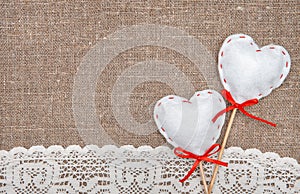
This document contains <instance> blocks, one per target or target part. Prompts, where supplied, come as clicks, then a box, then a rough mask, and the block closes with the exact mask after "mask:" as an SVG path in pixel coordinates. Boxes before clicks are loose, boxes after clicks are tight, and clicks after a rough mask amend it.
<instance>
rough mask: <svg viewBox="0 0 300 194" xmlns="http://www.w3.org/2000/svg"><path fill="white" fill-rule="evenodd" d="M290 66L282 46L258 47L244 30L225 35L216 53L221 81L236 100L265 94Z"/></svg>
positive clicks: (276, 85)
mask: <svg viewBox="0 0 300 194" xmlns="http://www.w3.org/2000/svg"><path fill="white" fill-rule="evenodd" d="M290 67H291V59H290V55H289V53H288V52H287V50H286V49H285V48H283V47H282V46H278V45H268V46H264V47H262V48H259V47H258V46H257V45H256V44H255V42H254V41H253V39H252V38H251V37H250V36H248V35H245V34H235V35H231V36H229V37H228V38H226V40H225V41H224V43H223V45H222V47H221V50H220V53H219V61H218V69H219V73H220V78H221V81H222V84H223V85H224V88H225V89H226V90H228V91H229V92H230V93H231V95H232V97H233V98H234V100H235V101H236V102H237V103H243V102H245V101H247V100H250V99H255V98H256V99H258V100H259V99H261V98H262V97H265V96H267V95H269V94H270V93H271V91H272V90H273V89H275V88H277V87H279V86H280V85H281V84H282V82H283V81H284V79H285V78H286V76H287V75H288V73H289V71H290Z"/></svg>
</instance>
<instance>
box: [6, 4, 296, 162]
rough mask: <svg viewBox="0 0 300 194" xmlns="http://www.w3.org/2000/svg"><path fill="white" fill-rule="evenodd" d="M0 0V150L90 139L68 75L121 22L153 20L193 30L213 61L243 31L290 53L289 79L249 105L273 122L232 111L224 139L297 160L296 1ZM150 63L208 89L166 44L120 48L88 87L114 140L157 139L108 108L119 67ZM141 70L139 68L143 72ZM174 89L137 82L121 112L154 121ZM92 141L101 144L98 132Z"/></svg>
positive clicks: (140, 142) (71, 76) (141, 142)
mask: <svg viewBox="0 0 300 194" xmlns="http://www.w3.org/2000/svg"><path fill="white" fill-rule="evenodd" d="M246 2H247V3H246ZM0 5H1V6H0V13H1V14H0V81H1V84H0V102H1V103H0V138H1V141H0V149H5V150H9V149H11V148H13V147H15V146H24V147H26V148H29V147H30V146H33V145H44V146H46V147H47V146H50V145H53V144H59V145H63V146H68V145H71V144H79V145H81V146H84V145H85V144H86V143H88V142H86V141H85V140H83V139H82V137H81V135H80V134H79V132H78V130H77V128H76V123H75V119H74V115H73V110H72V95H73V93H72V92H73V83H74V76H75V75H76V73H77V71H78V67H79V66H80V64H81V62H82V60H83V57H84V56H85V55H86V53H87V52H88V51H89V50H90V49H91V48H93V46H95V45H96V43H97V42H99V41H101V40H103V39H105V37H107V36H109V35H110V34H112V33H114V32H116V31H118V30H119V29H122V28H124V27H126V26H132V25H140V24H155V25H167V26H171V27H176V28H178V29H180V30H183V31H185V32H187V33H188V34H190V35H191V36H193V37H195V38H196V39H197V40H199V42H201V44H202V45H204V47H205V48H207V50H208V52H209V53H210V54H211V55H212V56H213V59H214V63H215V64H217V54H218V51H219V48H220V47H221V44H222V42H223V40H224V39H225V38H226V37H227V36H228V35H230V34H233V33H245V34H248V35H250V36H252V37H253V38H254V39H255V40H256V43H257V44H258V45H266V44H270V43H274V44H279V45H282V46H284V47H285V48H286V49H287V50H288V51H289V53H290V55H291V58H292V68H291V72H290V74H289V76H288V77H287V79H286V81H285V82H284V83H283V85H282V86H281V87H280V88H278V89H276V90H275V91H273V92H272V93H271V95H269V96H268V97H266V98H264V99H262V100H261V101H260V103H259V104H258V105H256V106H253V107H249V108H247V110H249V112H251V113H253V114H254V115H257V116H260V117H262V118H264V119H267V120H270V121H272V122H275V123H277V124H278V127H276V128H273V127H270V126H268V125H265V124H263V123H261V122H257V121H254V120H252V119H250V118H248V117H246V116H244V115H242V114H241V113H238V114H237V116H236V119H235V122H234V125H233V128H232V132H231V135H230V138H229V142H228V146H239V147H242V148H244V149H247V148H258V149H260V150H261V151H263V152H267V151H270V152H277V153H279V154H280V155H281V156H289V157H293V158H296V159H297V160H298V161H299V160H300V155H299V153H300V144H299V141H300V138H299V131H300V127H299V125H300V124H299V113H300V111H299V108H300V107H299V95H300V90H299V88H300V84H299V75H300V74H299V73H300V65H299V62H300V57H299V47H300V44H299V40H300V39H299V33H300V26H299V25H300V23H299V21H300V3H299V1H297V0H294V1H271V0H269V1H261V0H257V1H238V0H235V1H217V0H215V1H180V2H178V1H164V0H160V1H137V0H134V1H133V2H131V3H129V2H127V1H117V2H109V1H99V2H97V1H69V2H66V1H59V2H54V1H51V2H50V1H2V2H1V3H0ZM131 38H132V37H131ZM104 49H105V48H104ZM149 60H162V61H166V62H168V63H171V64H174V65H176V67H177V68H178V69H180V71H182V72H183V73H184V74H185V75H186V76H187V77H188V79H189V81H190V83H192V85H193V86H194V87H195V88H196V89H197V90H202V89H206V88H207V83H206V81H205V78H204V76H203V74H202V70H201V69H199V68H197V67H196V66H195V64H193V63H192V62H191V61H190V60H189V59H188V58H187V57H185V56H183V55H182V54H180V53H178V52H176V51H174V50H172V49H168V48H164V47H157V46H151V45H145V46H139V47H135V48H132V49H128V50H126V51H124V52H122V53H120V54H119V55H118V56H116V57H115V58H114V59H113V60H112V61H110V62H109V63H108V64H107V66H106V68H105V69H104V71H103V72H101V75H99V77H98V80H97V89H96V93H95V104H96V107H97V110H96V114H97V116H98V117H99V123H100V124H101V126H102V127H103V128H104V129H105V131H106V133H108V134H109V136H110V138H111V139H112V140H113V141H114V142H115V144H117V145H124V144H133V145H135V146H140V145H145V144H146V145H151V146H159V145H162V144H164V143H165V140H164V139H163V137H162V136H161V135H160V134H159V133H158V132H153V133H150V134H149V135H138V134H137V133H132V132H129V130H128V129H125V128H124V127H121V126H120V125H119V124H118V122H117V120H116V119H115V117H114V114H113V112H112V105H111V94H112V89H113V86H114V84H115V83H116V81H117V79H118V78H119V77H120V76H121V74H122V73H123V72H124V71H126V69H127V68H129V67H131V66H133V65H134V64H136V63H138V62H141V61H149ZM144 71H145V72H143V74H144V75H147V71H148V70H147V69H146V68H145V70H144ZM174 76H175V75H174ZM215 79H219V78H218V77H216V78H215ZM126 84H127V85H130V83H126V82H125V83H124V87H125V88H126ZM173 92H174V90H173V89H172V88H171V87H169V86H168V85H166V84H164V83H162V82H159V81H148V82H143V83H141V84H139V85H137V86H136V87H135V89H134V90H132V91H131V93H130V101H129V104H128V106H129V109H128V112H129V113H130V114H131V115H132V116H133V118H134V119H135V120H136V121H137V122H138V123H145V122H147V121H149V120H151V119H152V111H153V103H154V102H156V101H157V100H158V99H159V98H161V97H163V96H164V95H167V94H170V93H173ZM120 95H122V94H120ZM186 97H187V98H188V97H189V96H186ZM152 124H153V128H154V129H155V125H154V123H152ZM224 128H225V127H224ZM86 130H90V129H88V128H87V129H86ZM96 138H98V139H99V145H101V141H102V138H101V137H98V136H97V137H96Z"/></svg>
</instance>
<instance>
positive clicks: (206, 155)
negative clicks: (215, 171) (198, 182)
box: [174, 144, 228, 183]
mask: <svg viewBox="0 0 300 194" xmlns="http://www.w3.org/2000/svg"><path fill="white" fill-rule="evenodd" d="M216 147H218V149H217V150H215V148H216ZM220 149H221V146H220V144H213V145H212V146H211V147H210V148H209V149H208V150H207V151H206V152H205V153H204V154H203V155H202V156H199V155H196V154H193V153H191V152H188V151H186V150H184V149H182V148H180V147H178V148H175V150H174V153H175V154H176V155H177V156H178V157H180V158H192V159H196V161H195V163H194V165H193V166H192V168H191V169H190V171H189V172H188V173H187V175H185V177H184V178H183V179H181V180H180V182H182V183H183V182H184V181H186V180H187V179H188V178H189V177H190V176H191V174H192V173H193V172H194V171H195V170H196V168H197V166H198V164H199V163H200V162H201V161H206V162H211V163H215V164H218V165H222V166H226V167H227V166H228V164H227V163H226V162H222V161H219V160H215V159H212V158H209V156H211V155H213V154H215V153H217V152H218V151H220ZM214 150H215V151H214Z"/></svg>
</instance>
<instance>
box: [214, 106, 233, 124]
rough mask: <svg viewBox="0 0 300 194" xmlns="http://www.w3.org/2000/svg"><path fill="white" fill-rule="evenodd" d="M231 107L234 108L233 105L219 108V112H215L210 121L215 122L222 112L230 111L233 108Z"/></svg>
mask: <svg viewBox="0 0 300 194" xmlns="http://www.w3.org/2000/svg"><path fill="white" fill-rule="evenodd" d="M233 109H234V106H229V107H227V108H225V109H223V110H221V111H220V112H218V113H217V114H216V116H214V118H213V119H212V120H211V121H212V122H213V123H215V122H216V121H217V120H218V118H219V117H220V116H221V115H223V114H224V113H227V112H229V111H231V110H233Z"/></svg>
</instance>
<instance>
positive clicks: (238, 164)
mask: <svg viewBox="0 0 300 194" xmlns="http://www.w3.org/2000/svg"><path fill="white" fill-rule="evenodd" d="M214 158H216V156H215V157H214ZM222 161H226V162H228V164H229V166H228V167H227V168H226V167H220V168H219V173H218V176H217V180H216V183H215V185H214V189H213V193H214V194H216V193H230V194H231V193H249V194H250V193H251V194H252V193H255V194H256V193H257V194H261V193H272V194H273V193H276V194H277V193H278V194H279V193H280V194H281V193H286V194H292V193H294V194H295V193H300V166H299V164H298V163H297V161H296V160H295V159H292V158H280V157H279V156H278V155H277V154H275V153H270V152H268V153H261V152H260V151H259V150H256V149H249V150H242V149H241V148H237V147H231V148H228V149H226V150H225V153H224V156H223V159H222ZM193 162H194V161H193V160H189V159H181V158H178V157H177V156H175V155H174V153H173V151H172V150H171V149H169V148H168V147H157V148H151V147H149V146H142V147H139V148H134V147H133V146H122V147H120V148H118V147H116V146H111V145H109V146H104V147H102V148H99V147H97V146H93V145H89V146H86V147H84V148H81V147H79V146H69V147H68V148H65V149H64V148H63V147H61V146H51V147H49V148H47V149H46V148H44V147H41V146H35V147H32V148H30V149H28V150H27V149H25V148H20V147H19V148H14V149H12V150H11V151H9V152H7V151H0V193H8V194H13V193H18V194H19V193H51V194H52V193H59V194H62V193H81V194H83V193H112V194H118V193H122V194H123V193H126V194H129V193H139V194H140V193H153V194H158V193H163V194H175V193H182V194H188V193H203V186H202V183H200V175H199V171H198V170H196V171H195V172H194V173H193V174H192V176H191V177H190V178H189V179H188V180H187V181H186V182H185V183H184V184H181V183H180V182H179V179H180V178H182V177H183V176H184V175H185V174H186V173H187V172H188V170H189V169H190V167H191V166H192V164H193ZM204 168H205V174H206V178H207V181H209V180H210V178H211V177H210V176H211V173H212V169H213V164H210V163H205V164H204Z"/></svg>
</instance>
